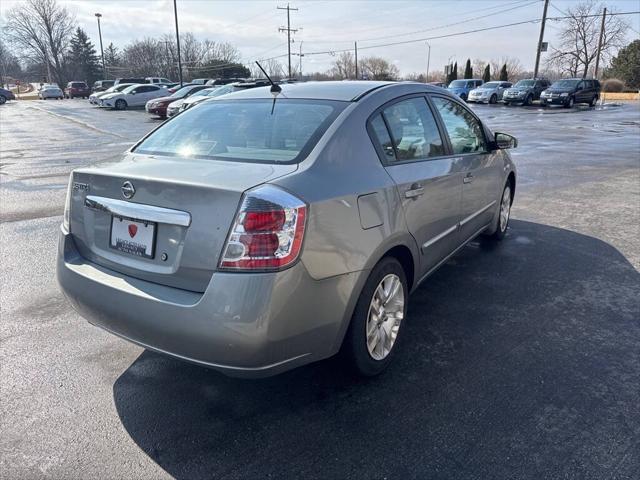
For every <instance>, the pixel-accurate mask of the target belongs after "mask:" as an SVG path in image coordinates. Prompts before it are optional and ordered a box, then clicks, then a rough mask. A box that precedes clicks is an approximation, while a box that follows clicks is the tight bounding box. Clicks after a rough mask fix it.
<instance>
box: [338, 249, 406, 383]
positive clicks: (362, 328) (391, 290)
mask: <svg viewBox="0 0 640 480" xmlns="http://www.w3.org/2000/svg"><path fill="white" fill-rule="evenodd" d="M408 295H409V291H408V286H407V279H406V276H405V273H404V269H403V268H402V265H400V262H398V260H397V259H395V258H393V257H385V258H383V259H382V260H380V262H378V264H377V265H376V266H375V267H374V268H373V270H372V271H371V274H370V275H369V278H368V279H367V282H366V283H365V285H364V288H363V289H362V292H361V293H360V297H359V298H358V303H357V304H356V308H355V311H354V312H353V317H352V318H351V324H350V325H349V330H348V331H347V334H346V336H345V339H344V343H343V353H344V356H345V360H346V361H347V363H348V364H349V366H350V367H351V368H352V369H353V370H354V371H355V373H357V374H358V375H362V376H366V377H372V376H375V375H378V374H380V373H382V372H383V371H384V370H385V368H387V366H388V365H389V363H390V362H391V360H392V358H393V355H394V352H395V351H396V348H395V347H396V346H397V344H398V334H399V333H400V327H401V326H402V320H403V319H404V317H405V316H406V313H407V303H408Z"/></svg>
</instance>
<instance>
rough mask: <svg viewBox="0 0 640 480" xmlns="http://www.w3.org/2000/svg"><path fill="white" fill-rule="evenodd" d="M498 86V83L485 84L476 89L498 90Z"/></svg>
mask: <svg viewBox="0 0 640 480" xmlns="http://www.w3.org/2000/svg"><path fill="white" fill-rule="evenodd" d="M499 86H500V82H487V83H485V84H484V85H480V86H479V87H478V88H489V89H491V88H498V87H499Z"/></svg>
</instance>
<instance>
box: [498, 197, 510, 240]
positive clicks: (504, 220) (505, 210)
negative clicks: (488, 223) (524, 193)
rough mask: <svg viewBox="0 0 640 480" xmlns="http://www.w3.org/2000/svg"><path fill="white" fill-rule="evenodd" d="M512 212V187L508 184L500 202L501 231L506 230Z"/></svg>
mask: <svg viewBox="0 0 640 480" xmlns="http://www.w3.org/2000/svg"><path fill="white" fill-rule="evenodd" d="M510 214H511V187H510V186H509V185H507V186H506V187H505V188H504V192H503V194H502V201H501V202H500V231H501V232H504V231H505V230H506V229H507V225H508V223H509V215H510Z"/></svg>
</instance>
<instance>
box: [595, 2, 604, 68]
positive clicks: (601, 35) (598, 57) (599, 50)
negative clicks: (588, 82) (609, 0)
mask: <svg viewBox="0 0 640 480" xmlns="http://www.w3.org/2000/svg"><path fill="white" fill-rule="evenodd" d="M606 19H607V7H604V10H603V12H602V25H600V39H599V40H598V55H596V68H595V70H594V71H593V78H595V79H597V78H598V67H599V66H600V52H601V51H602V37H604V22H605V20H606Z"/></svg>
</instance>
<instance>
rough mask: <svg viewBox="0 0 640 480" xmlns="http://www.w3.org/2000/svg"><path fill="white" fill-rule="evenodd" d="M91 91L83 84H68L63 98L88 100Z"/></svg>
mask: <svg viewBox="0 0 640 480" xmlns="http://www.w3.org/2000/svg"><path fill="white" fill-rule="evenodd" d="M89 95H91V89H90V88H89V85H87V84H86V83H85V82H69V83H67V88H65V89H64V96H65V97H67V98H76V97H80V98H89Z"/></svg>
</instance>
